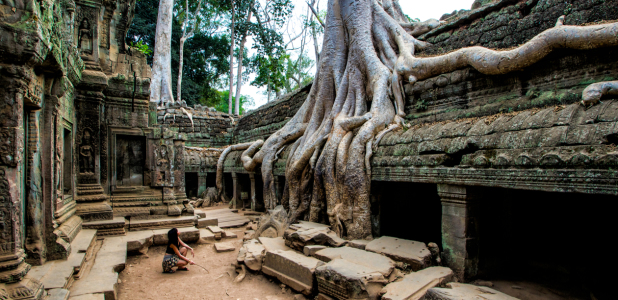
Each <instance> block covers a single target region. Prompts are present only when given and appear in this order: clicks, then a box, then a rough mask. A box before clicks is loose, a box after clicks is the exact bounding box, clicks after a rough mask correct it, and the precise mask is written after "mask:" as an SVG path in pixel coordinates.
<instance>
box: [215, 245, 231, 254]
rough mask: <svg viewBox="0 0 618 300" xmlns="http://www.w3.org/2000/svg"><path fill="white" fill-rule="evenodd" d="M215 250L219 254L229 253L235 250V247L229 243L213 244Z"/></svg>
mask: <svg viewBox="0 0 618 300" xmlns="http://www.w3.org/2000/svg"><path fill="white" fill-rule="evenodd" d="M215 250H217V252H219V253H221V252H229V251H234V250H236V247H234V245H232V244H231V243H215Z"/></svg>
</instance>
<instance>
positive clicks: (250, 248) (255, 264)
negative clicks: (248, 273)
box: [236, 240, 266, 271]
mask: <svg viewBox="0 0 618 300" xmlns="http://www.w3.org/2000/svg"><path fill="white" fill-rule="evenodd" d="M265 253H266V249H265V248H264V245H262V244H260V242H259V241H258V240H248V241H246V242H244V243H243V245H242V248H240V251H238V256H237V258H236V260H237V261H238V263H244V264H245V265H246V266H247V268H249V269H251V270H253V271H260V270H261V269H262V261H263V260H264V254H265Z"/></svg>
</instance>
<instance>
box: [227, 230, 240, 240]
mask: <svg viewBox="0 0 618 300" xmlns="http://www.w3.org/2000/svg"><path fill="white" fill-rule="evenodd" d="M223 237H224V238H228V239H235V238H237V237H238V235H237V234H236V233H233V232H231V231H229V230H223Z"/></svg>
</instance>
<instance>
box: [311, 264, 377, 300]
mask: <svg viewBox="0 0 618 300" xmlns="http://www.w3.org/2000/svg"><path fill="white" fill-rule="evenodd" d="M315 276H316V278H317V281H318V290H319V292H320V293H322V294H324V295H327V296H330V297H332V298H337V299H377V298H378V295H379V293H380V291H381V290H382V288H383V287H384V284H385V283H386V282H387V280H386V278H384V276H383V275H382V274H381V273H380V272H377V271H376V270H374V269H372V268H368V267H366V266H363V265H359V264H356V263H353V262H350V261H347V260H344V259H334V260H332V261H330V262H329V263H327V264H326V265H323V266H320V267H318V268H317V269H316V272H315Z"/></svg>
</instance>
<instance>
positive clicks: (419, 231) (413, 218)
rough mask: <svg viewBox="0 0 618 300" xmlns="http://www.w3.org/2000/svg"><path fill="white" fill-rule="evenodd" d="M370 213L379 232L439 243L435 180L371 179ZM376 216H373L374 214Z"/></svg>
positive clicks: (439, 220) (380, 233) (438, 204)
mask: <svg viewBox="0 0 618 300" xmlns="http://www.w3.org/2000/svg"><path fill="white" fill-rule="evenodd" d="M371 193H372V196H373V197H372V198H373V199H372V202H373V203H372V206H371V211H372V215H379V219H378V220H375V221H374V222H373V223H374V227H376V226H377V227H378V229H379V230H377V231H379V232H377V233H378V234H379V235H380V236H392V237H397V238H402V239H407V240H414V241H419V242H424V243H432V242H433V243H436V244H438V245H440V248H442V247H441V245H442V230H441V228H442V205H441V203H440V197H439V196H438V190H437V186H436V185H435V184H423V183H409V182H374V183H373V185H372V191H371ZM374 218H375V217H374Z"/></svg>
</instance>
